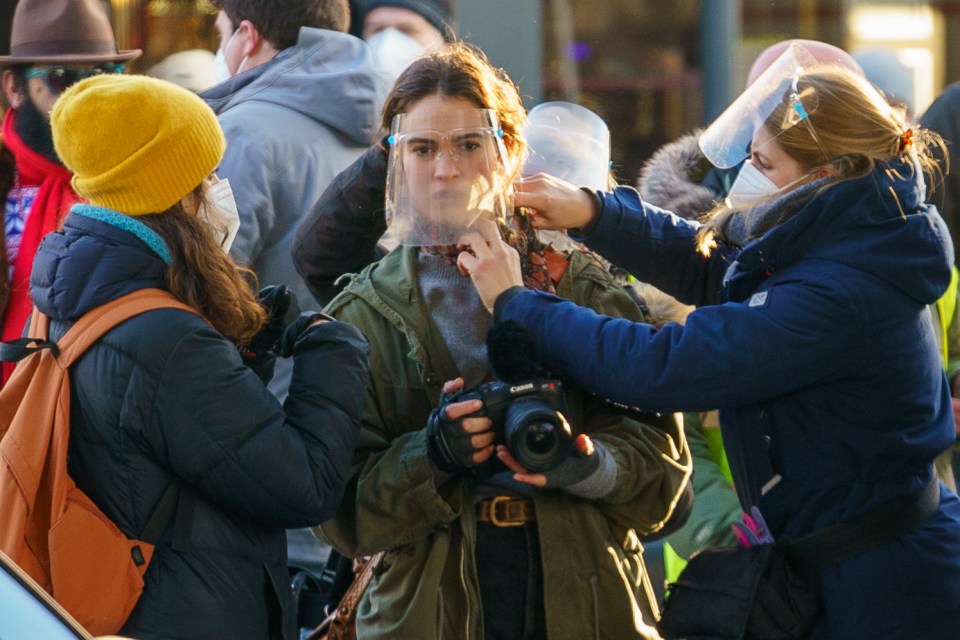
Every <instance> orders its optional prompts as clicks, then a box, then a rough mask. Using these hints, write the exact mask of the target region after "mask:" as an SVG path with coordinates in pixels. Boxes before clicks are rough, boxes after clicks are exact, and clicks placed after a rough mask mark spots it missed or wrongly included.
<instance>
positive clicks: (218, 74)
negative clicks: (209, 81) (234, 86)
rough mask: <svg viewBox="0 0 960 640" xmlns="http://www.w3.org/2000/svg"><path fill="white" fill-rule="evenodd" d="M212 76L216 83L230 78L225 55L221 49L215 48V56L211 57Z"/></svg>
mask: <svg viewBox="0 0 960 640" xmlns="http://www.w3.org/2000/svg"><path fill="white" fill-rule="evenodd" d="M213 78H214V80H216V81H217V82H218V83H220V82H223V81H224V80H229V79H230V67H228V66H227V57H226V56H225V55H223V49H220V48H218V49H217V56H216V57H215V58H214V59H213Z"/></svg>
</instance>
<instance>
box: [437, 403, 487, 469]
mask: <svg viewBox="0 0 960 640" xmlns="http://www.w3.org/2000/svg"><path fill="white" fill-rule="evenodd" d="M462 399H465V398H461V400H462ZM449 403H450V399H449V398H448V397H447V396H442V397H441V399H440V407H439V408H437V409H434V410H433V411H431V412H430V417H429V418H427V427H426V431H427V457H428V458H430V460H431V462H433V464H434V465H436V467H437V468H438V469H440V470H441V471H446V472H447V473H453V474H456V475H464V474H467V473H470V472H471V471H472V470H473V469H474V468H476V467H478V466H479V465H480V464H481V463H479V462H476V461H474V459H473V455H474V454H475V453H476V452H477V450H476V449H474V448H473V444H471V442H470V440H471V438H472V437H473V436H474V435H477V434H472V433H467V432H466V431H465V430H464V428H463V421H464V419H466V418H469V417H472V416H474V415H477V414H468V415H466V416H463V417H460V418H453V419H451V418H449V417H447V405H448V404H449Z"/></svg>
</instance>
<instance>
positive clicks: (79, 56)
mask: <svg viewBox="0 0 960 640" xmlns="http://www.w3.org/2000/svg"><path fill="white" fill-rule="evenodd" d="M140 54H141V51H140V50H139V49H128V50H125V51H118V50H117V42H116V39H115V38H114V36H113V29H112V28H111V26H110V20H109V18H108V17H107V14H106V12H105V11H104V10H103V6H102V5H101V4H100V2H99V0H21V2H20V3H19V4H18V5H17V8H16V11H15V12H14V14H13V26H12V28H11V30H10V54H9V55H5V56H0V65H3V66H8V65H13V64H85V63H96V62H128V61H130V60H133V59H135V58H137V57H139V56H140Z"/></svg>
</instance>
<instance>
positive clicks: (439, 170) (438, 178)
mask: <svg viewBox="0 0 960 640" xmlns="http://www.w3.org/2000/svg"><path fill="white" fill-rule="evenodd" d="M391 131H392V132H391V135H390V137H389V138H388V141H389V143H390V155H389V159H388V163H387V185H386V188H387V195H386V215H387V240H388V241H395V242H398V243H400V244H403V245H407V246H437V245H451V244H456V243H457V242H458V241H459V239H460V237H461V236H463V234H464V233H465V232H466V231H467V230H469V229H471V228H472V227H473V225H474V224H475V223H476V221H477V220H479V219H481V218H487V219H491V220H495V221H503V220H505V219H506V214H507V212H508V210H509V207H508V202H507V192H508V189H509V186H510V185H509V184H508V180H507V170H506V167H507V161H506V159H507V154H506V148H505V147H504V144H503V131H502V130H501V129H500V128H499V126H498V123H497V116H496V113H495V112H494V111H492V110H490V109H450V110H440V111H432V112H424V111H423V110H415V111H414V112H412V113H409V114H407V113H403V114H398V115H397V116H395V117H394V119H393V122H392V127H391Z"/></svg>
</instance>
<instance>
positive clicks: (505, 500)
mask: <svg viewBox="0 0 960 640" xmlns="http://www.w3.org/2000/svg"><path fill="white" fill-rule="evenodd" d="M511 500H513V498H511V497H510V496H494V497H493V498H491V499H490V523H491V524H493V525H494V526H497V527H522V526H523V520H522V519H519V520H501V519H500V518H499V517H497V505H498V504H504V505H506V504H509V503H510V502H511ZM504 513H506V507H504Z"/></svg>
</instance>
